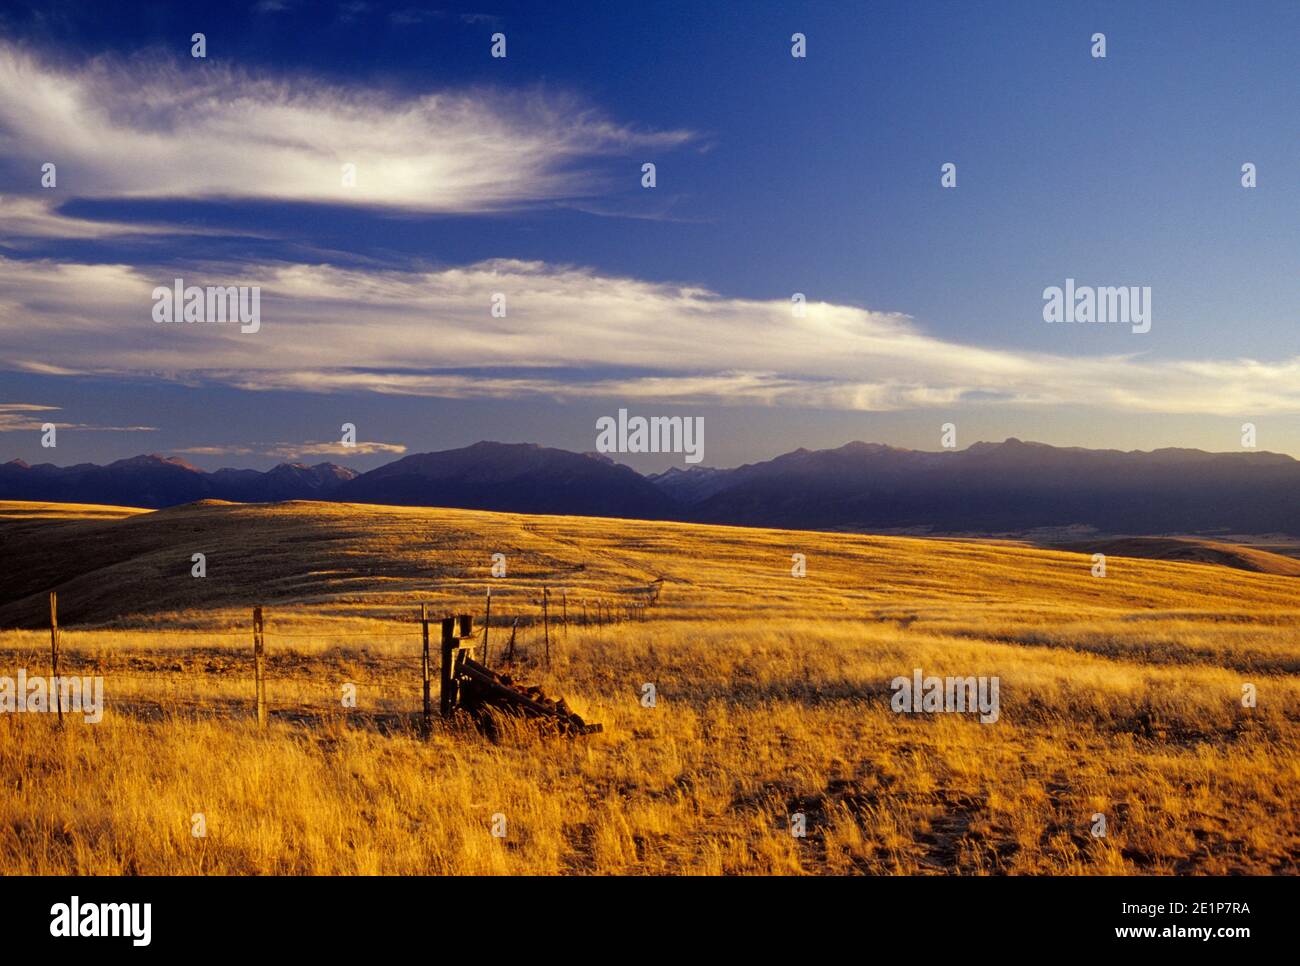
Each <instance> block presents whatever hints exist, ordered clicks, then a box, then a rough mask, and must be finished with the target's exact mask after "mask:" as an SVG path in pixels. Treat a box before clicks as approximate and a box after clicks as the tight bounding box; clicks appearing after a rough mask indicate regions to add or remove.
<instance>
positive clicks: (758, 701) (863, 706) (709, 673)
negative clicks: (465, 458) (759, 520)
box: [0, 503, 1300, 875]
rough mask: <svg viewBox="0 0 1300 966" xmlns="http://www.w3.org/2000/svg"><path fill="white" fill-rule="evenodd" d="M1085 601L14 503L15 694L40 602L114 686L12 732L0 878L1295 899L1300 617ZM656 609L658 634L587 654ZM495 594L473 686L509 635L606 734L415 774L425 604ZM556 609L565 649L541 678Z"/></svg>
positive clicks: (734, 548) (638, 539)
mask: <svg viewBox="0 0 1300 966" xmlns="http://www.w3.org/2000/svg"><path fill="white" fill-rule="evenodd" d="M195 552H202V553H205V554H206V555H207V574H208V575H207V577H205V578H203V579H196V578H194V577H191V576H190V568H191V562H190V560H191V554H192V553H195ZM1261 552H1262V551H1258V552H1255V553H1261ZM493 553H504V554H505V555H506V560H507V568H508V570H507V576H506V577H504V578H499V579H494V578H492V577H491V576H490V566H491V562H492V561H491V555H492V554H493ZM794 553H802V554H805V555H806V558H807V575H806V576H805V577H803V578H797V577H794V576H792V575H791V555H792V554H794ZM1252 560H1253V562H1254V563H1255V564H1259V563H1260V560H1259V559H1258V558H1256V557H1252ZM1264 563H1265V564H1267V561H1264ZM1091 567H1092V563H1091V559H1090V557H1089V556H1088V555H1087V554H1085V553H1077V552H1061V551H1049V550H1040V549H1032V548H1029V547H1024V546H1018V545H1015V544H1011V543H997V542H974V541H968V542H962V541H945V540H938V539H915V538H904V537H872V536H853V535H845V534H823V533H805V532H793V531H775V530H751V529H739V528H727V527H707V526H696V525H688V524H673V523H642V522H628V521H619V520H600V519H588V518H578V517H529V516H522V515H512V514H496V513H483V512H473V511H458V510H435V509H406V508H389V507H371V506H355V505H337V504H316V503H287V504H279V505H270V506H240V505H232V504H199V505H193V506H188V507H178V508H175V509H172V510H164V511H159V512H148V513H146V512H143V511H133V510H122V509H118V508H109V507H84V506H55V505H45V504H17V503H8V504H0V586H3V591H2V592H0V627H3V628H6V630H4V631H0V675H12V674H14V673H15V672H16V669H17V668H19V667H26V668H27V669H28V671H29V673H32V674H38V673H39V674H44V673H48V663H49V631H48V629H47V624H46V621H47V611H48V604H47V595H48V592H49V591H50V590H57V591H58V594H59V601H60V623H61V624H62V626H63V628H64V630H63V652H64V660H63V671H64V673H69V674H71V673H81V674H98V675H102V676H103V677H104V688H105V704H106V708H107V710H106V713H105V715H104V719H103V721H102V722H101V723H99V724H94V725H92V724H86V723H85V722H83V721H82V720H80V719H78V718H74V717H70V718H69V720H68V722H67V724H66V726H65V727H64V728H63V729H62V730H60V729H58V728H57V726H56V724H55V721H54V718H53V716H52V715H38V714H4V715H0V779H2V782H0V873H2V874H33V873H36V874H46V873H76V874H107V875H117V874H134V873H140V874H193V873H211V874H252V873H257V874H294V873H314V874H373V873H380V874H411V873H523V874H533V873H539V874H555V873H610V874H645V873H650V874H655V873H707V874H718V873H724V874H734V873H745V874H751V873H757V874H822V873H855V872H861V873H871V874H896V873H904V874H917V873H919V874H932V873H970V874H1003V873H1016V874H1021V873H1030V874H1034V873H1065V874H1112V873H1153V874H1187V873H1238V872H1240V873H1294V872H1296V871H1297V866H1298V865H1300V814H1298V808H1297V806H1298V803H1300V638H1298V636H1297V626H1298V620H1297V619H1298V618H1300V593H1298V591H1300V582H1297V578H1296V577H1294V576H1288V575H1286V574H1285V573H1267V572H1253V571H1251V570H1245V569H1234V568H1230V567H1225V566H1221V565H1216V564H1211V563H1197V562H1166V561H1161V560H1151V559H1131V558H1126V557H1120V556H1112V557H1110V558H1109V561H1108V572H1107V575H1106V576H1105V577H1104V578H1098V577H1094V576H1092V574H1091ZM1263 569H1264V570H1267V569H1268V567H1267V566H1264V567H1263ZM1280 569H1281V570H1285V567H1281V566H1280ZM659 577H662V578H663V579H664V589H663V592H662V596H661V599H660V602H659V603H658V605H657V606H654V607H652V608H649V609H647V610H646V611H645V612H644V614H645V619H644V620H635V621H624V622H620V623H616V624H612V625H607V626H582V625H581V624H580V623H579V619H580V616H581V609H582V606H583V603H584V602H587V603H590V602H594V601H595V600H597V599H602V600H605V601H607V602H610V603H617V604H620V605H621V603H623V602H626V601H629V600H632V599H635V597H636V595H637V594H638V593H639V592H640V591H641V590H643V589H644V588H645V587H646V586H647V584H648V583H649V582H650V581H651V580H654V579H655V578H659ZM489 585H491V586H492V588H493V619H494V620H493V624H494V626H493V629H492V631H491V634H492V644H493V651H494V652H497V651H498V649H499V647H500V645H501V644H503V643H504V640H505V637H506V635H507V631H506V630H505V628H504V627H502V626H501V622H504V621H509V620H511V619H513V618H514V617H520V618H521V619H522V623H523V625H524V626H523V627H522V628H521V631H520V634H521V648H522V650H523V652H524V656H523V658H522V659H521V660H520V661H518V662H517V667H516V672H515V673H516V676H517V677H521V678H523V679H526V680H528V681H530V682H532V683H538V684H541V685H542V686H543V687H545V688H546V690H547V692H548V693H549V694H551V695H552V696H557V697H558V696H564V697H565V698H566V699H567V700H568V701H569V703H570V704H571V705H572V706H573V707H574V709H575V710H576V711H578V712H579V713H580V714H582V715H583V716H584V717H585V718H587V720H589V721H598V722H602V723H603V724H604V726H605V731H604V732H603V733H601V734H597V735H592V736H589V737H583V738H576V739H565V738H542V737H540V736H538V735H537V734H535V733H534V732H532V731H530V730H529V729H528V728H527V727H521V728H519V729H517V730H516V731H514V732H513V733H510V734H507V735H506V736H505V737H503V738H502V739H501V740H499V741H498V742H496V743H494V742H491V741H489V740H487V739H486V738H484V737H482V736H480V735H479V734H478V733H477V732H475V731H474V730H472V729H471V728H470V727H468V726H464V725H445V726H444V725H443V724H442V723H441V722H437V723H435V727H434V732H433V734H432V736H431V737H430V738H429V739H427V740H423V739H421V737H420V736H419V733H418V730H417V724H418V717H417V712H418V709H419V707H420V677H419V665H420V629H419V624H418V622H417V620H416V615H417V612H418V608H419V605H420V603H422V602H424V603H428V604H429V605H430V609H431V611H432V612H434V613H435V614H442V613H444V612H448V613H449V612H456V611H470V612H472V613H473V614H474V615H475V616H476V619H478V618H481V616H482V604H483V595H484V592H485V590H486V589H487V587H488V586H489ZM543 586H547V587H549V588H551V590H552V592H553V593H558V592H559V591H560V590H561V589H562V588H563V589H564V590H565V591H566V595H567V603H568V612H569V623H570V626H569V627H567V629H566V628H553V632H554V633H555V640H554V641H553V644H552V652H553V653H552V658H553V659H552V663H551V666H550V668H549V669H548V668H547V667H546V666H545V664H544V662H543V660H542V629H541V626H540V623H539V622H538V618H539V613H540V612H539V609H538V606H537V603H536V600H537V598H538V596H539V594H540V591H541V588H542V587H543ZM254 604H263V605H265V607H266V614H267V638H266V639H267V649H268V652H269V672H268V673H269V680H270V684H269V689H270V704H271V708H272V716H271V722H270V726H269V728H268V730H267V732H266V733H265V734H262V733H259V732H258V731H257V729H256V722H255V720H254V718H253V715H252V712H253V705H252V695H253V682H252V648H251V632H250V616H249V615H250V610H251V607H252V606H253V605H254ZM12 628H26V629H12ZM494 663H495V658H494ZM916 667H919V668H922V669H923V670H924V671H925V673H926V674H927V675H929V674H937V675H947V674H955V675H962V676H966V675H996V676H998V677H999V678H1000V681H1001V716H1000V719H999V720H998V721H997V722H996V723H995V724H991V725H984V724H981V723H980V722H979V720H978V718H977V716H975V715H970V714H929V715H922V714H915V715H903V714H896V713H894V712H893V711H892V710H891V708H890V696H891V694H892V692H891V691H890V688H889V682H890V680H891V679H893V678H894V677H896V676H899V675H910V674H911V671H912V669H913V668H916ZM647 682H649V683H653V684H654V685H655V687H656V689H657V693H658V701H657V705H656V706H655V707H653V708H647V707H643V706H642V704H641V701H640V698H641V693H642V686H643V684H645V683H647ZM346 683H353V684H355V685H356V686H357V688H358V703H357V707H356V708H355V709H349V708H344V707H343V706H342V704H341V701H340V694H341V688H342V686H343V685H344V684H346ZM1245 683H1251V684H1253V685H1255V687H1256V688H1257V693H1258V704H1257V706H1256V707H1254V708H1246V707H1243V705H1242V700H1241V695H1242V686H1243V684H1245ZM435 686H436V685H435ZM795 812H801V813H803V814H804V815H805V816H806V818H807V835H806V837H803V838H799V837H795V836H793V835H791V834H790V816H791V814H792V813H795ZM196 813H201V814H202V815H203V816H204V819H205V822H206V836H204V837H195V836H194V835H192V834H191V828H192V824H191V823H192V817H193V816H194V815H195V814H196ZM1095 813H1102V814H1104V815H1105V816H1106V821H1107V834H1106V836H1105V837H1101V838H1099V837H1095V836H1094V835H1093V834H1092V833H1091V829H1092V827H1093V818H1092V817H1093V815H1094V814H1095ZM494 814H500V815H503V816H505V819H506V835H505V837H504V838H498V837H494V836H493V835H492V834H491V820H492V816H493V815H494Z"/></svg>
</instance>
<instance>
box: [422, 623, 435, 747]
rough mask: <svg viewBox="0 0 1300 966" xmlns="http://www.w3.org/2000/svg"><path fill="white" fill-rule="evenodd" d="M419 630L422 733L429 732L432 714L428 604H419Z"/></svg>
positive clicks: (431, 670) (431, 671)
mask: <svg viewBox="0 0 1300 966" xmlns="http://www.w3.org/2000/svg"><path fill="white" fill-rule="evenodd" d="M420 630H421V632H422V634H423V636H424V652H423V658H422V660H421V662H420V680H421V682H422V683H423V684H424V717H423V719H422V727H423V728H424V733H425V734H426V735H427V734H428V733H429V728H430V721H429V719H430V718H431V717H432V716H433V702H432V699H431V697H430V695H429V686H430V683H431V679H432V677H433V669H432V667H431V665H430V661H429V605H428V604H421V605H420Z"/></svg>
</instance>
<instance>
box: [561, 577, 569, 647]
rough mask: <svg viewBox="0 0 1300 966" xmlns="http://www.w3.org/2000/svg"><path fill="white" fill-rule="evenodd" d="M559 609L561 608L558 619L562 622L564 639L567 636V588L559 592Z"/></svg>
mask: <svg viewBox="0 0 1300 966" xmlns="http://www.w3.org/2000/svg"><path fill="white" fill-rule="evenodd" d="M560 608H561V617H560V619H561V620H563V621H564V636H565V638H568V636H569V589H568V588H567V587H565V588H562V589H561V590H560Z"/></svg>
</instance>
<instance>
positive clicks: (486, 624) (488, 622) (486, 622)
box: [483, 587, 492, 667]
mask: <svg viewBox="0 0 1300 966" xmlns="http://www.w3.org/2000/svg"><path fill="white" fill-rule="evenodd" d="M491 626H492V588H491V587H489V588H488V589H487V606H486V607H485V608H484V610H483V666H484V667H487V666H488V629H489V628H490V627H491Z"/></svg>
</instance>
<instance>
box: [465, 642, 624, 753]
mask: <svg viewBox="0 0 1300 966" xmlns="http://www.w3.org/2000/svg"><path fill="white" fill-rule="evenodd" d="M455 677H456V684H457V688H456V698H457V701H456V706H457V707H459V708H462V709H464V710H465V711H468V712H469V713H470V714H473V715H475V716H476V717H480V718H483V717H486V715H485V712H487V711H488V710H489V709H490V710H495V711H499V712H501V713H503V714H513V715H518V716H522V717H527V718H537V719H541V720H543V721H544V722H545V723H546V724H549V725H553V726H554V727H555V728H556V730H558V731H559V732H560V733H561V734H573V735H590V734H595V733H597V732H599V731H603V730H604V726H603V725H599V724H588V723H587V722H585V721H583V720H582V718H581V717H580V716H579V715H578V714H577V713H575V712H574V711H573V710H572V709H570V708H569V706H568V704H567V703H565V701H564V699H563V698H561V699H559V700H551V699H550V698H548V697H546V695H544V694H543V693H542V692H541V689H539V688H530V687H526V686H524V685H519V684H516V683H515V682H514V681H513V680H511V678H510V676H509V675H507V674H500V673H498V672H496V671H493V670H490V669H489V668H486V667H484V666H483V665H482V664H479V663H478V662H477V661H475V660H474V659H473V658H470V657H468V656H466V655H465V654H464V652H463V651H462V653H461V658H460V661H459V662H458V663H457V666H456V674H455Z"/></svg>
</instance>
